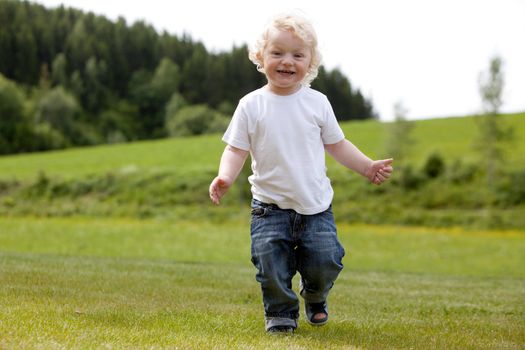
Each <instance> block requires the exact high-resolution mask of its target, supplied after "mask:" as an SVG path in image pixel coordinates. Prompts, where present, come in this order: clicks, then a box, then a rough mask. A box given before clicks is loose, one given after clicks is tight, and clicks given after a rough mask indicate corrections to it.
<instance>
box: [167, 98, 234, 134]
mask: <svg viewBox="0 0 525 350" xmlns="http://www.w3.org/2000/svg"><path fill="white" fill-rule="evenodd" d="M228 123H229V118H227V117H225V116H224V115H222V114H221V113H219V112H217V111H215V110H213V109H211V108H210V107H208V106H207V105H193V106H186V107H183V108H182V109H181V110H180V111H179V112H177V113H176V114H175V115H172V116H170V117H168V118H167V119H166V129H167V131H168V134H169V135H170V136H190V135H201V134H208V133H214V132H219V131H224V130H225V129H226V126H227V125H228Z"/></svg>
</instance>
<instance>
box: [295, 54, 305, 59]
mask: <svg viewBox="0 0 525 350" xmlns="http://www.w3.org/2000/svg"><path fill="white" fill-rule="evenodd" d="M294 57H295V58H303V57H304V54H302V53H296V54H295V55H294Z"/></svg>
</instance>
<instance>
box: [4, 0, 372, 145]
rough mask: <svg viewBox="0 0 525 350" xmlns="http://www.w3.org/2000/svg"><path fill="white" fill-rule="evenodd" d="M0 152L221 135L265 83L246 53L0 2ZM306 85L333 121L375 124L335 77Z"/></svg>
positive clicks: (324, 73)
mask: <svg viewBox="0 0 525 350" xmlns="http://www.w3.org/2000/svg"><path fill="white" fill-rule="evenodd" d="M0 23H2V26H1V27H0V154H7V153H17V152H29V151H37V150H48V149H56V148H63V147H68V146H77V145H90V144H98V143H110V142H125V141H132V140H140V139H152V138H160V137H166V136H178V135H190V134H201V133H206V132H217V131H220V130H224V128H225V125H227V123H228V120H229V118H230V116H231V113H232V112H233V110H234V108H235V106H236V104H237V101H238V100H239V98H241V97H242V96H243V95H245V94H246V93H248V92H249V91H252V90H254V89H256V88H258V87H260V86H262V85H264V84H265V77H264V75H262V74H261V73H259V72H258V71H257V70H256V69H255V66H254V65H253V64H252V62H250V61H249V59H248V55H247V47H246V45H243V46H240V47H236V46H234V47H232V49H231V50H230V51H229V52H210V51H208V50H207V49H206V47H205V46H204V45H203V43H201V42H199V41H194V40H192V38H191V37H190V36H188V35H186V34H184V35H182V36H180V37H179V36H176V35H171V34H169V33H167V32H165V31H164V32H162V33H159V32H157V31H156V30H155V29H154V28H153V27H152V26H151V25H149V24H147V23H145V22H143V21H137V22H134V23H132V24H128V23H127V22H126V20H125V19H124V18H118V19H117V20H116V21H111V20H109V19H107V18H106V17H104V16H99V15H95V14H93V13H91V12H89V13H85V12H83V11H80V10H77V9H73V8H66V7H64V6H61V7H58V8H53V9H49V8H46V7H44V6H42V5H38V4H33V3H30V2H27V1H14V0H4V1H0ZM312 87H313V88H315V89H317V90H319V91H321V92H323V93H325V94H326V95H327V96H328V97H329V99H330V101H331V103H332V105H333V108H334V111H335V113H336V115H337V116H338V118H339V119H340V120H350V119H368V118H375V112H374V110H373V106H372V104H371V102H370V101H369V100H367V99H366V98H364V97H363V95H362V94H361V92H360V91H359V90H358V89H355V88H353V87H352V85H351V83H350V81H349V80H348V79H347V77H346V76H345V75H344V74H343V73H342V72H341V71H340V70H339V69H337V68H336V69H333V70H326V69H325V68H324V67H321V69H320V74H319V76H318V78H317V79H316V80H315V81H314V83H313V84H312Z"/></svg>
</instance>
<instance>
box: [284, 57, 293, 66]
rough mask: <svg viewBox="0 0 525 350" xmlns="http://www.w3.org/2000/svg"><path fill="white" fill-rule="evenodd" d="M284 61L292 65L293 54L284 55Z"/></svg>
mask: <svg viewBox="0 0 525 350" xmlns="http://www.w3.org/2000/svg"><path fill="white" fill-rule="evenodd" d="M282 63H283V64H286V65H291V64H292V63H293V60H292V55H291V54H286V55H284V56H283V59H282Z"/></svg>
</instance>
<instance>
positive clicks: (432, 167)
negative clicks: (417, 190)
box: [423, 153, 445, 179]
mask: <svg viewBox="0 0 525 350" xmlns="http://www.w3.org/2000/svg"><path fill="white" fill-rule="evenodd" d="M444 172H445V162H444V161H443V158H442V157H441V155H439V153H432V154H431V155H430V156H429V157H428V158H427V160H426V162H425V165H424V166H423V173H424V174H425V175H426V176H427V177H429V178H431V179H434V178H436V177H438V176H440V175H442V174H443V173H444Z"/></svg>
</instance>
